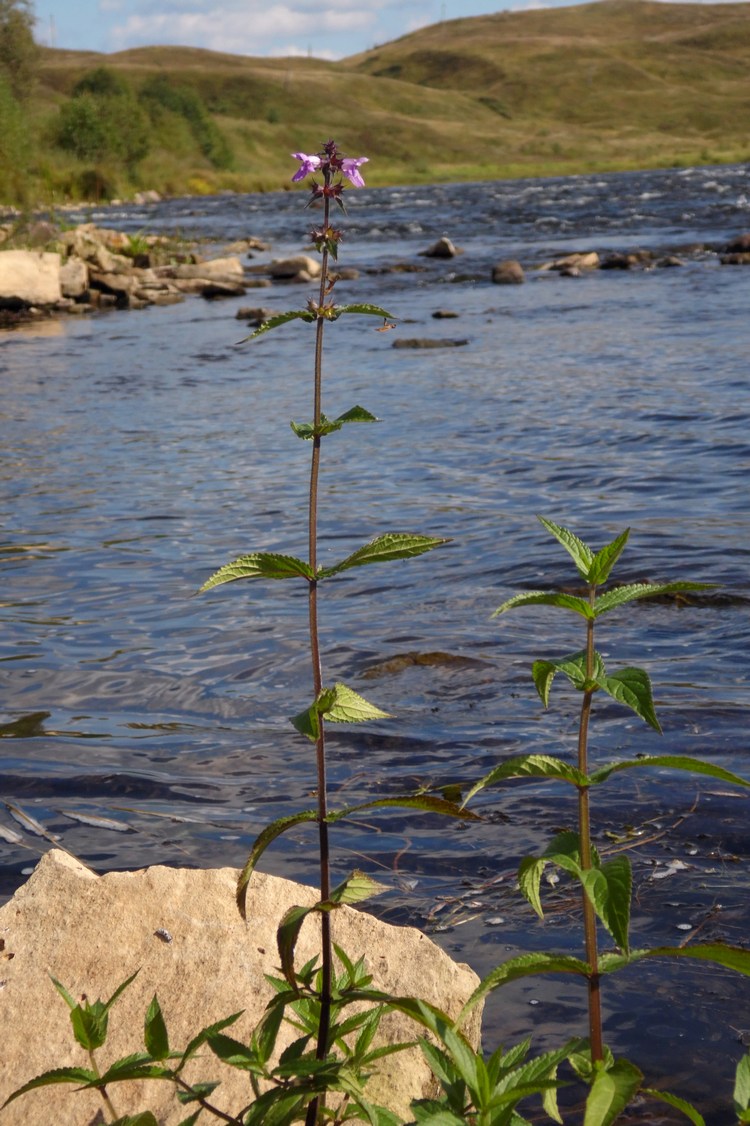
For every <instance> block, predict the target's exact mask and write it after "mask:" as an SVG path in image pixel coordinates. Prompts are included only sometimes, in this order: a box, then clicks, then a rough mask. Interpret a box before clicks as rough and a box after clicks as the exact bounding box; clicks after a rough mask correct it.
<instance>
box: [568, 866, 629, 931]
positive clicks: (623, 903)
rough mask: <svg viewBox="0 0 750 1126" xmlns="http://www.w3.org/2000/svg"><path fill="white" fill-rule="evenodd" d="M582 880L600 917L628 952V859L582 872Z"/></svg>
mask: <svg viewBox="0 0 750 1126" xmlns="http://www.w3.org/2000/svg"><path fill="white" fill-rule="evenodd" d="M580 880H581V883H582V885H583V888H584V890H585V892H586V895H587V896H588V898H589V900H590V901H591V904H592V906H593V908H594V910H595V911H596V914H597V916H598V917H599V918H600V919H601V921H602V923H603V924H604V926H605V927H606V928H607V930H608V931H609V933H610V934H611V935H612V938H613V939H614V940H615V942H616V943H617V945H618V946H619V947H620V949H622V950H625V951H627V950H628V949H629V945H630V940H629V928H630V898H631V894H632V885H633V876H632V872H631V868H630V861H629V860H628V858H627V856H616V857H614V859H613V860H608V861H607V862H606V863H604V864H602V865H601V867H596V868H587V869H582V870H581V873H580Z"/></svg>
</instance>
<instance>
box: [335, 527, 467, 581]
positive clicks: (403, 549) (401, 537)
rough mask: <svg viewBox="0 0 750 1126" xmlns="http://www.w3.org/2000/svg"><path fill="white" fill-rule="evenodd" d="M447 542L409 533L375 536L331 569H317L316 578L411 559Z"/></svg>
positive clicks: (433, 537)
mask: <svg viewBox="0 0 750 1126" xmlns="http://www.w3.org/2000/svg"><path fill="white" fill-rule="evenodd" d="M448 542H449V541H448V540H446V539H438V538H436V537H435V536H418V535H412V534H411V533H410V532H386V533H385V535H382V536H377V537H376V538H375V539H374V540H371V541H370V543H366V544H365V545H364V546H363V547H360V548H358V549H357V550H356V551H354V552H352V554H351V555H347V557H346V559H342V561H341V562H340V563H335V564H334V565H333V566H332V567H319V568H318V578H319V579H327V578H330V577H331V575H338V574H340V572H341V571H347V570H349V568H350V567H364V566H365V564H367V563H390V562H392V561H393V560H395V559H411V558H412V557H413V556H415V555H422V554H423V553H424V552H425V551H431V550H432V549H433V548H434V547H439V546H440V545H441V544H444V543H448Z"/></svg>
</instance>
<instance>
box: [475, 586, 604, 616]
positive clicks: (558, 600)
mask: <svg viewBox="0 0 750 1126" xmlns="http://www.w3.org/2000/svg"><path fill="white" fill-rule="evenodd" d="M516 606H559V607H560V608H561V609H563V610H573V611H575V613H576V614H580V615H581V617H582V618H593V617H594V611H593V610H592V608H591V605H590V604H589V602H588V601H587V600H586V599H585V598H579V597H578V596H577V595H575V594H564V593H563V592H562V591H549V590H529V591H526V593H525V594H515V595H514V596H513V597H512V598H509V599H508V600H507V601H506V602H503V604H502V606H498V608H497V610H495V611H494V613H493V614H492V615H491V616H492V617H493V618H496V617H497V616H498V615H499V614H504V613H505V612H506V611H507V610H512V609H513V608H514V607H516Z"/></svg>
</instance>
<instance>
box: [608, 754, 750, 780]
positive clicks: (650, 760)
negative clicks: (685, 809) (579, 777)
mask: <svg viewBox="0 0 750 1126" xmlns="http://www.w3.org/2000/svg"><path fill="white" fill-rule="evenodd" d="M656 766H662V767H666V768H667V769H669V770H685V771H687V772H688V773H691V774H706V775H708V777H709V778H717V779H718V780H719V781H721V782H730V783H731V784H732V785H734V786H750V782H748V781H747V780H746V779H745V778H741V777H740V776H739V774H733V773H732V772H731V770H725V769H724V767H723V766H714V764H713V763H710V762H703V760H702V759H699V758H692V757H691V756H690V755H641V756H640V757H639V758H635V759H623V760H621V761H620V762H614V763H612V764H611V765H610V766H602V767H601V768H600V769H599V770H595V771H593V772H592V773H591V774H590V775H589V782H590V784H591V785H592V786H596V785H598V784H599V783H600V782H606V780H607V778H609V776H610V775H611V774H616V773H617V771H619V770H635V769H637V768H640V767H656Z"/></svg>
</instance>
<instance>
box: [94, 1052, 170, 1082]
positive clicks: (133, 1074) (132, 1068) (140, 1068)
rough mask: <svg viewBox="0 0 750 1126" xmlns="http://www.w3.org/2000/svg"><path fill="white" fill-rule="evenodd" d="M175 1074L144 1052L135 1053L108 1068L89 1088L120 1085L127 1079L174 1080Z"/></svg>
mask: <svg viewBox="0 0 750 1126" xmlns="http://www.w3.org/2000/svg"><path fill="white" fill-rule="evenodd" d="M173 1077H174V1076H173V1072H172V1071H171V1070H170V1068H168V1067H164V1065H163V1064H158V1063H154V1062H153V1061H152V1059H151V1057H150V1056H149V1055H148V1054H147V1053H144V1052H133V1054H132V1055H130V1056H124V1057H123V1058H122V1059H121V1060H117V1061H116V1062H115V1063H113V1064H112V1066H111V1067H108V1068H107V1070H106V1071H105V1072H104V1073H103V1074H102V1075H101V1077H100V1078H99V1079H97V1081H96V1083H93V1084H89V1086H99V1085H100V1084H101V1085H106V1084H108V1083H118V1082H122V1081H123V1080H126V1079H172V1078H173Z"/></svg>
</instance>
